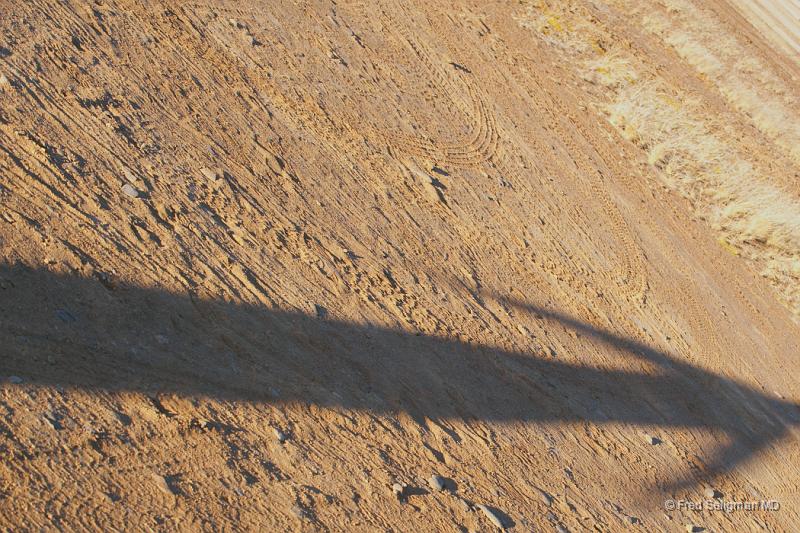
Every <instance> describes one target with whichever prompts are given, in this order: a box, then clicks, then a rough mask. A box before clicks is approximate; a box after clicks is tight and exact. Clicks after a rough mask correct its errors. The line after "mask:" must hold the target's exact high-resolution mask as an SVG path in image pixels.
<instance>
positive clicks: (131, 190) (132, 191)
mask: <svg viewBox="0 0 800 533" xmlns="http://www.w3.org/2000/svg"><path fill="white" fill-rule="evenodd" d="M122 192H124V193H125V194H126V195H128V196H130V197H131V198H138V197H139V191H137V190H136V187H134V186H133V185H131V184H130V183H126V184H125V185H123V186H122Z"/></svg>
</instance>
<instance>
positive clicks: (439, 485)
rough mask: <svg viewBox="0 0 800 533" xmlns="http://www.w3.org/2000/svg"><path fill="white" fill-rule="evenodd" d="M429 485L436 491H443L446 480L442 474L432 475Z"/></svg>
mask: <svg viewBox="0 0 800 533" xmlns="http://www.w3.org/2000/svg"><path fill="white" fill-rule="evenodd" d="M428 485H430V487H431V488H432V489H433V490H435V491H443V490H444V489H445V482H444V478H443V477H442V476H437V475H433V476H431V478H430V479H429V480H428Z"/></svg>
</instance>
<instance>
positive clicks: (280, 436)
mask: <svg viewBox="0 0 800 533" xmlns="http://www.w3.org/2000/svg"><path fill="white" fill-rule="evenodd" d="M274 431H275V438H276V439H278V442H280V443H281V444H283V443H284V442H286V439H288V438H289V437H287V436H286V433H284V432H283V431H281V430H280V429H278V428H275V429H274Z"/></svg>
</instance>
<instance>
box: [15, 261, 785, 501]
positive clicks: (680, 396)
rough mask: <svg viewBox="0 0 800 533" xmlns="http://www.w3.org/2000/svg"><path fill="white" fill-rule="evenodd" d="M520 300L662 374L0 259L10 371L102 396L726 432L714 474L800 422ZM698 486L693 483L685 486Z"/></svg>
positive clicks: (694, 371) (767, 403) (722, 381)
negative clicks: (160, 394) (135, 394)
mask: <svg viewBox="0 0 800 533" xmlns="http://www.w3.org/2000/svg"><path fill="white" fill-rule="evenodd" d="M514 305H517V306H524V307H526V308H527V309H528V310H530V311H533V312H535V313H537V314H539V315H541V316H543V317H545V318H546V320H548V321H551V322H552V323H554V324H556V323H558V324H560V325H562V326H564V327H566V328H569V329H572V330H574V331H576V332H580V333H581V338H582V339H585V342H595V343H600V344H604V345H606V346H607V347H609V348H610V349H613V350H616V351H618V352H620V353H621V354H622V355H624V356H625V357H631V358H636V359H640V360H643V361H647V362H649V363H650V366H651V367H653V368H655V370H653V371H649V372H644V371H629V370H614V369H599V368H593V367H590V366H582V365H576V364H571V363H567V362H562V361H559V360H557V359H555V358H542V357H538V356H535V355H533V354H531V353H524V352H510V351H504V350H501V349H496V348H491V347H486V346H476V345H473V344H469V343H464V342H459V341H454V340H451V339H445V338H439V337H434V336H425V335H418V334H414V333H409V332H405V331H400V330H394V329H390V328H385V327H377V326H371V325H363V324H353V323H348V322H342V321H336V320H329V319H326V318H324V317H319V316H315V317H311V316H307V315H305V314H303V313H298V312H290V311H282V310H274V309H267V308H265V307H263V306H259V305H250V304H242V303H231V302H228V301H224V300H207V299H200V298H197V297H195V296H193V295H192V294H186V295H180V294H172V293H169V292H165V291H162V290H159V289H156V288H139V287H131V286H121V285H120V286H112V285H111V284H109V283H108V282H107V280H97V279H87V278H81V277H75V276H61V275H56V274H53V273H51V272H48V271H46V270H37V269H30V268H27V267H23V266H0V346H2V350H3V356H2V358H1V359H0V374H2V375H6V376H8V375H17V376H21V377H23V378H24V379H25V380H26V382H29V383H37V384H42V385H56V384H57V385H61V386H66V387H79V388H82V389H88V390H106V391H122V390H133V391H137V390H138V391H144V392H154V391H171V392H175V393H178V394H183V395H189V396H201V395H202V396H208V397H214V398H220V399H233V400H244V401H251V402H272V403H297V402H301V403H308V404H311V403H313V404H316V405H320V406H339V407H343V408H348V409H356V410H366V411H372V412H399V411H405V412H407V413H408V414H410V415H411V416H412V417H414V418H415V419H416V420H417V421H419V422H420V423H422V424H424V423H425V419H431V420H437V419H464V420H483V421H504V422H505V421H520V422H536V423H569V422H592V423H597V424H603V423H617V424H620V423H621V424H631V425H646V426H660V427H664V428H668V427H682V428H692V427H695V428H706V429H709V430H719V431H722V432H724V433H725V435H726V436H727V441H726V442H725V443H723V444H721V445H720V446H719V448H718V449H715V450H711V451H709V452H708V453H709V455H710V459H709V462H708V465H707V466H708V468H707V469H706V471H705V474H704V475H705V476H706V477H708V476H713V475H715V474H718V473H720V472H724V471H727V470H730V469H731V468H734V467H735V466H736V465H738V464H739V463H741V462H742V461H745V460H748V459H750V458H752V457H753V456H754V455H755V454H756V453H758V451H759V450H761V449H762V448H763V447H764V446H766V445H768V444H770V443H774V442H775V441H777V440H778V439H780V438H782V437H783V436H784V435H785V434H786V432H787V430H788V427H789V426H791V425H795V424H797V423H798V410H797V406H796V405H795V404H792V403H789V402H785V401H780V400H777V399H774V398H770V397H768V396H766V395H764V394H763V393H761V392H760V391H757V390H754V389H753V388H751V387H749V386H747V385H745V384H742V383H739V382H736V381H733V380H731V379H728V378H725V377H722V376H717V375H715V374H713V373H710V372H708V371H705V370H702V369H699V368H696V367H694V366H692V365H690V364H688V363H685V362H681V361H679V360H677V359H676V358H675V357H673V356H671V355H669V354H667V353H664V352H662V351H658V350H655V349H653V348H651V347H648V346H645V345H643V344H640V343H638V342H636V341H633V340H630V339H626V338H623V337H621V336H618V335H616V334H614V333H612V332H609V331H605V330H601V329H597V328H594V327H592V326H590V325H588V324H585V323H583V322H580V321H578V320H575V319H574V318H571V317H569V316H567V315H563V314H559V313H555V312H552V311H547V310H544V309H540V308H538V307H536V306H533V305H530V304H519V303H517V304H514ZM317 315H319V313H318V314H317ZM633 366H636V365H633ZM691 483H694V481H692V480H690V479H689V478H688V477H687V478H686V479H678V480H675V483H674V485H675V486H676V487H677V486H681V485H685V484H691Z"/></svg>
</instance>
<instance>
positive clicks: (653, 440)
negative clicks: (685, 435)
mask: <svg viewBox="0 0 800 533" xmlns="http://www.w3.org/2000/svg"><path fill="white" fill-rule="evenodd" d="M644 439H645V440H646V441H647V444H652V445H653V446H656V445H658V444H661V443H662V442H663V441H662V440H661V439H659V438H658V437H654V436H652V435H645V436H644Z"/></svg>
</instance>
